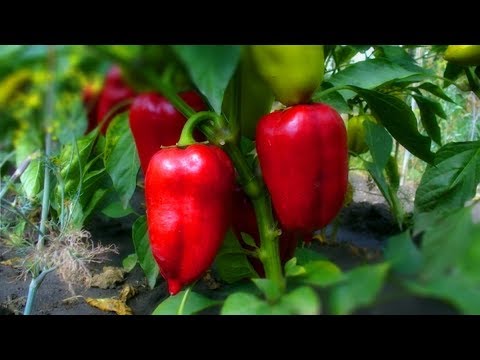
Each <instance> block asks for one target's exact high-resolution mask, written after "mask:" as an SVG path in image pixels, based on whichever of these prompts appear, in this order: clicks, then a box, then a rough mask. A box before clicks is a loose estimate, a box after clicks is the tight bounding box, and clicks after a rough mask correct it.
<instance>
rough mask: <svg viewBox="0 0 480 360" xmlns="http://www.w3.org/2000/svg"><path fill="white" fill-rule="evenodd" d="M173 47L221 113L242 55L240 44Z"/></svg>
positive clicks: (197, 83) (196, 83) (211, 102)
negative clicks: (225, 95) (229, 84)
mask: <svg viewBox="0 0 480 360" xmlns="http://www.w3.org/2000/svg"><path fill="white" fill-rule="evenodd" d="M173 48H174V49H175V51H176V53H177V54H178V56H179V57H180V59H181V60H182V61H183V63H184V64H185V65H186V67H187V68H188V69H189V71H190V76H191V77H192V80H193V82H194V83H195V85H197V87H198V89H199V90H200V91H201V92H202V94H203V95H205V96H206V98H207V99H208V101H209V102H210V104H211V105H212V108H213V110H215V111H216V112H217V113H218V114H220V113H221V111H222V101H223V95H224V93H225V90H226V88H227V85H228V82H229V81H230V78H231V77H232V75H233V73H234V72H235V69H236V67H237V64H238V61H239V59H240V46H230V45H222V46H218V45H176V46H174V47H173Z"/></svg>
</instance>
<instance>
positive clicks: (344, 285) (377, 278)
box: [330, 263, 389, 315]
mask: <svg viewBox="0 0 480 360" xmlns="http://www.w3.org/2000/svg"><path fill="white" fill-rule="evenodd" d="M388 270H389V265H388V264H387V263H382V264H376V265H366V266H361V267H358V268H356V269H354V270H352V271H349V272H348V273H345V274H344V279H343V281H342V282H341V283H339V284H337V285H336V286H335V287H334V288H333V289H332V290H331V293H330V311H331V312H332V313H333V314H335V315H345V314H351V313H353V312H354V311H355V310H357V309H359V308H362V307H365V306H368V305H370V304H371V303H372V302H373V301H374V300H375V298H376V297H377V295H378V293H379V292H380V290H381V289H382V287H383V283H384V281H385V279H386V277H387V274H388Z"/></svg>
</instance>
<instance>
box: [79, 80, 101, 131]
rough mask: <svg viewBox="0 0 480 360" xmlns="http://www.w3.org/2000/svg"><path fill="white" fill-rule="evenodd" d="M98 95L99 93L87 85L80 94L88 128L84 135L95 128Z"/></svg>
mask: <svg viewBox="0 0 480 360" xmlns="http://www.w3.org/2000/svg"><path fill="white" fill-rule="evenodd" d="M98 95H99V93H98V92H97V91H95V89H94V88H93V87H92V86H90V85H87V86H85V88H84V89H83V92H82V102H83V106H84V107H85V111H86V113H87V120H88V126H87V130H85V134H88V133H89V132H90V131H92V130H93V129H95V127H96V126H97V111H98Z"/></svg>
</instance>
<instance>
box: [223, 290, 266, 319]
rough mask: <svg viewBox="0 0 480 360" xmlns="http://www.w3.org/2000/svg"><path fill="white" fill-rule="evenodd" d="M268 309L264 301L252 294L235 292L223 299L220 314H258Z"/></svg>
mask: <svg viewBox="0 0 480 360" xmlns="http://www.w3.org/2000/svg"><path fill="white" fill-rule="evenodd" d="M266 311H268V305H267V303H266V302H265V301H263V300H261V299H259V298H258V297H256V296H255V295H253V294H247V293H244V292H236V293H233V294H231V295H230V296H229V297H227V299H226V300H225V303H224V304H223V307H222V310H221V312H220V314H221V315H260V314H264V313H265V312H266Z"/></svg>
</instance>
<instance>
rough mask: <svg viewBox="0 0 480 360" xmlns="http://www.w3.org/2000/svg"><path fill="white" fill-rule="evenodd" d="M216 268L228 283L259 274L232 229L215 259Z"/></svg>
mask: <svg viewBox="0 0 480 360" xmlns="http://www.w3.org/2000/svg"><path fill="white" fill-rule="evenodd" d="M215 268H216V270H217V272H218V275H219V276H220V278H221V279H222V280H223V281H226V282H227V283H233V282H236V281H238V280H241V279H244V278H251V277H256V276H257V275H256V273H255V270H253V267H252V265H250V263H249V261H248V260H247V257H246V256H245V253H244V252H243V250H242V247H241V246H240V244H239V243H238V240H237V238H236V236H235V234H234V233H233V232H232V230H229V231H228V232H227V234H226V236H225V240H224V241H223V244H222V247H221V248H220V251H219V252H218V254H217V257H216V259H215Z"/></svg>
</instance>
